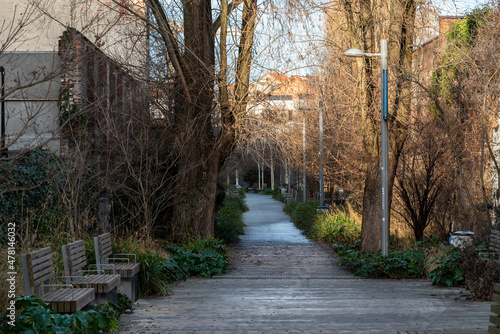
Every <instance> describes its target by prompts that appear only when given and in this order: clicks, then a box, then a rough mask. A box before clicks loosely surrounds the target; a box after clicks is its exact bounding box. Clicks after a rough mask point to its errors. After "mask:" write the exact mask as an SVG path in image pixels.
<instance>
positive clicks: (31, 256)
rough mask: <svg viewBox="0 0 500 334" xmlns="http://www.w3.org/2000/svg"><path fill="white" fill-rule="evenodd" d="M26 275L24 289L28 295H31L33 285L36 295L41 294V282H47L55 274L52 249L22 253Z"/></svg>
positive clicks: (24, 274)
mask: <svg viewBox="0 0 500 334" xmlns="http://www.w3.org/2000/svg"><path fill="white" fill-rule="evenodd" d="M21 262H22V266H23V276H24V290H25V294H26V296H31V294H32V293H31V287H32V286H33V287H35V295H36V296H37V297H40V296H41V291H40V284H42V283H44V282H47V281H48V280H49V279H50V278H52V277H53V276H54V265H53V261H52V249H51V248H50V247H46V248H42V249H39V250H37V251H33V252H31V253H28V254H23V255H21Z"/></svg>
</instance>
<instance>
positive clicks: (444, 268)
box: [429, 248, 464, 286]
mask: <svg viewBox="0 0 500 334" xmlns="http://www.w3.org/2000/svg"><path fill="white" fill-rule="evenodd" d="M460 259H461V252H460V250H459V249H456V248H448V253H446V254H445V255H444V256H442V257H439V258H437V259H435V260H433V261H432V262H431V264H437V267H436V268H435V269H434V270H432V271H431V272H430V273H429V278H430V279H431V280H432V284H435V285H443V286H457V285H459V284H461V283H462V282H463V281H464V273H463V271H462V269H460V267H459V264H460Z"/></svg>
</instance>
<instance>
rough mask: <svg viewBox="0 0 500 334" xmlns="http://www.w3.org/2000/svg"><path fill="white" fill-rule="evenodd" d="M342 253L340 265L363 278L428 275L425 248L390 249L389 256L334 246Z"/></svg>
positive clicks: (419, 276) (420, 276)
mask: <svg viewBox="0 0 500 334" xmlns="http://www.w3.org/2000/svg"><path fill="white" fill-rule="evenodd" d="M334 249H336V250H339V251H338V253H339V255H341V257H342V258H341V260H340V261H339V265H341V266H345V267H347V268H348V269H349V271H350V272H352V273H353V274H354V275H356V276H361V277H363V278H423V277H426V271H425V253H424V251H423V249H421V248H416V249H405V250H389V254H388V255H387V256H385V257H384V256H382V254H381V253H380V252H378V253H373V254H372V253H365V252H361V251H359V250H353V249H346V246H337V245H335V246H334Z"/></svg>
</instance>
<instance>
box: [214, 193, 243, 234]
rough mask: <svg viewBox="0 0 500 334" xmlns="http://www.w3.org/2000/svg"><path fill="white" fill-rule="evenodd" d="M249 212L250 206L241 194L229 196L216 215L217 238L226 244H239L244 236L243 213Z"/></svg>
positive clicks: (215, 228)
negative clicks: (242, 235)
mask: <svg viewBox="0 0 500 334" xmlns="http://www.w3.org/2000/svg"><path fill="white" fill-rule="evenodd" d="M243 194H244V193H243ZM247 211H248V206H247V205H246V203H245V200H244V198H243V196H241V194H240V195H230V196H227V197H226V198H225V199H224V202H223V203H222V207H221V208H220V209H219V210H218V211H217V213H216V214H215V222H214V235H215V237H216V238H217V239H221V240H223V241H224V242H225V243H235V242H238V241H239V240H240V235H241V234H244V229H243V228H244V226H245V223H244V222H243V213H244V212H247Z"/></svg>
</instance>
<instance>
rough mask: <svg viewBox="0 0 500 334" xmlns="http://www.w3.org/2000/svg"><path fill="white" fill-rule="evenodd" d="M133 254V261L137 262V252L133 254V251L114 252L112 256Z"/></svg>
mask: <svg viewBox="0 0 500 334" xmlns="http://www.w3.org/2000/svg"><path fill="white" fill-rule="evenodd" d="M117 255H118V256H124V255H126V256H131V255H132V256H133V257H134V262H137V254H134V253H116V254H113V256H117Z"/></svg>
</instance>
